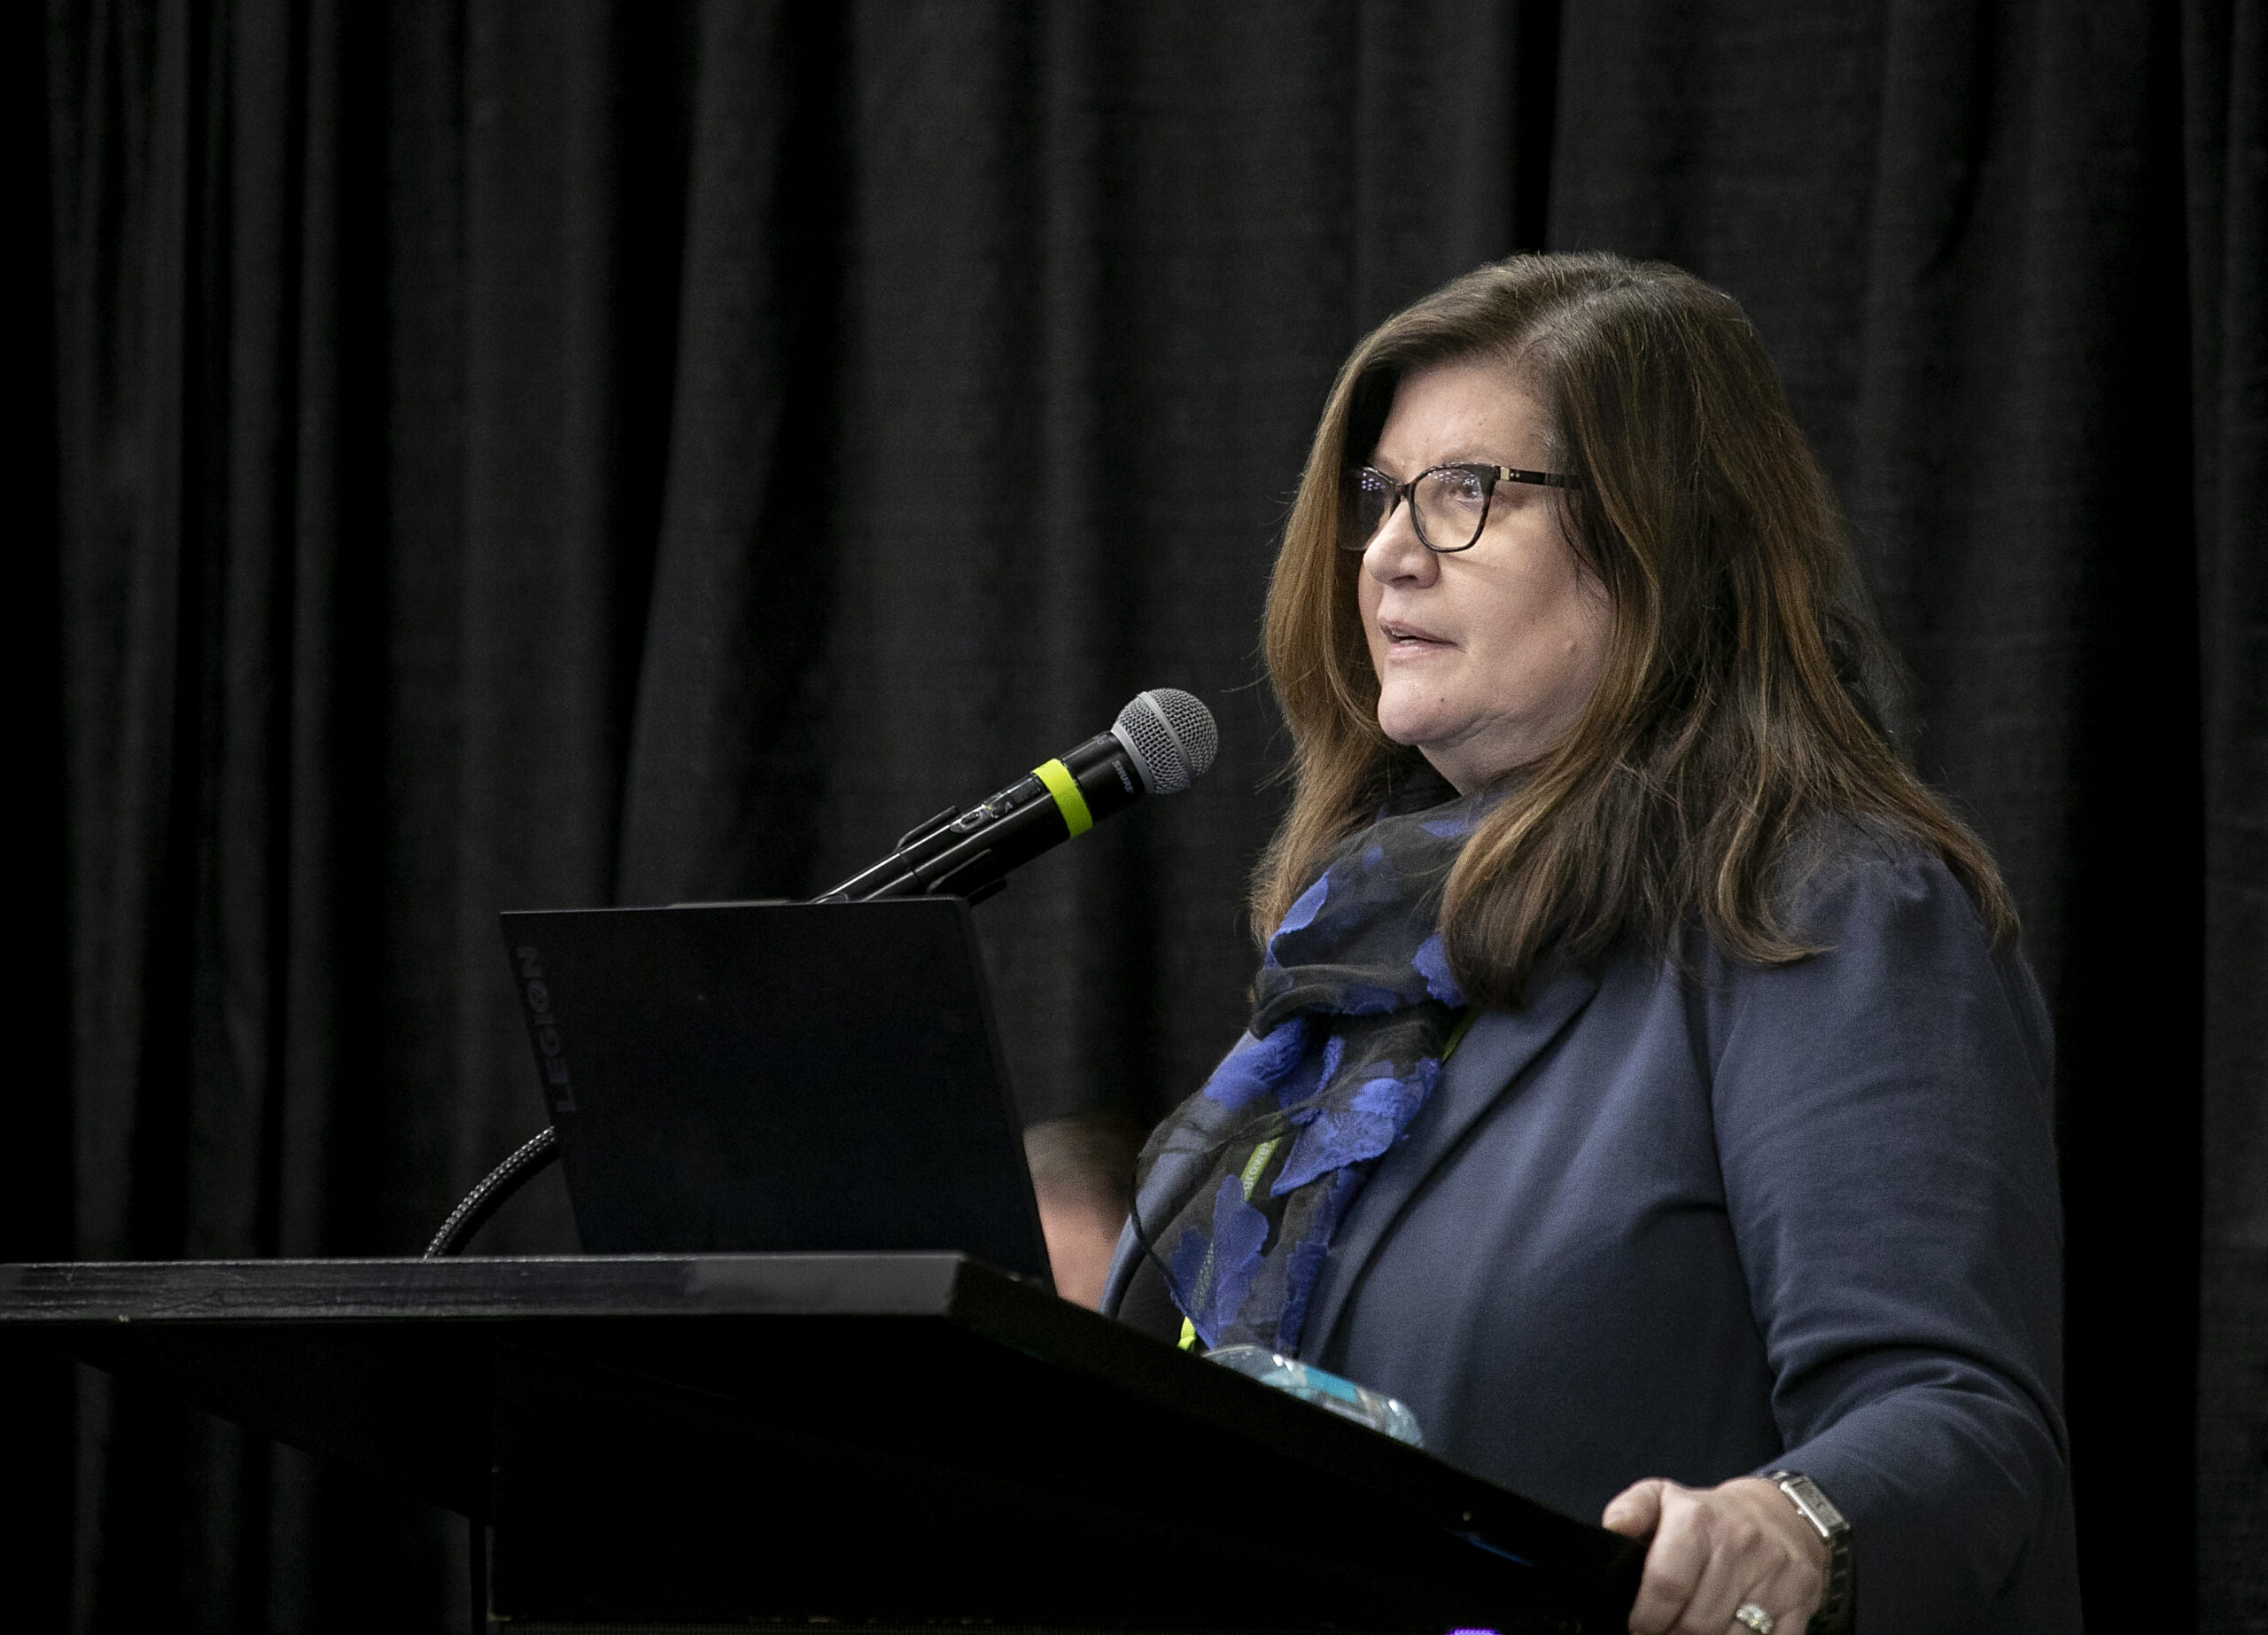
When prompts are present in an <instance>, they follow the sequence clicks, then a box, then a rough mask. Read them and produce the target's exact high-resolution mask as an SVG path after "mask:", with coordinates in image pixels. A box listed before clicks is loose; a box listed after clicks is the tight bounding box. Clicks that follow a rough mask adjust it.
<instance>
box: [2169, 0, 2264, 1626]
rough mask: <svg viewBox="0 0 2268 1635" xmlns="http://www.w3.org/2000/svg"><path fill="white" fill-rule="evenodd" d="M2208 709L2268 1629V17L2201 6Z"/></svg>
mask: <svg viewBox="0 0 2268 1635" xmlns="http://www.w3.org/2000/svg"><path fill="white" fill-rule="evenodd" d="M2182 32H2183V40H2182V45H2183V66H2184V87H2183V91H2184V96H2183V102H2184V109H2183V112H2184V136H2185V138H2186V155H2187V160H2188V176H2187V182H2188V186H2187V194H2186V202H2187V207H2188V217H2189V222H2188V226H2189V231H2188V248H2189V277H2190V301H2189V314H2190V343H2191V349H2190V355H2191V358H2192V365H2191V368H2192V378H2193V384H2194V392H2195V409H2194V422H2193V424H2194V462H2195V463H2194V478H2195V494H2196V500H2195V505H2196V513H2197V541H2198V586H2197V588H2198V601H2197V610H2198V622H2199V633H2200V636H2201V641H2202V653H2203V666H2202V667H2203V676H2202V683H2203V684H2202V688H2201V696H2202V703H2203V705H2204V713H2203V723H2202V725H2203V743H2204V751H2205V753H2204V808H2205V809H2204V820H2205V821H2204V841H2205V868H2204V911H2205V925H2204V933H2205V934H2204V948H2205V982H2204V1000H2205V1015H2204V1087H2205V1096H2204V1107H2203V1113H2202V1122H2203V1131H2204V1141H2203V1151H2204V1154H2205V1172H2204V1210H2203V1215H2204V1231H2203V1242H2202V1279H2201V1281H2202V1296H2203V1301H2202V1316H2201V1320H2200V1324H2199V1329H2198V1352H2199V1367H2198V1382H2197V1493H2198V1523H2199V1525H2198V1541H2197V1543H2198V1550H2197V1569H2198V1584H2199V1614H2200V1616H2199V1627H2201V1628H2204V1629H2213V1630H2221V1629H2229V1630H2234V1629H2245V1628H2256V1627H2258V1626H2259V1624H2260V1623H2262V1622H2263V1621H2264V1620H2268V1560H2264V1556H2263V1552H2262V1551H2261V1548H2260V1541H2261V1539H2262V1538H2268V1482H2264V1480H2263V1478H2262V1470H2263V1461H2262V1450H2263V1449H2264V1448H2268V1393H2264V1392H2263V1390H2262V1389H2261V1382H2262V1381H2263V1380H2264V1379H2268V1027H2264V1026H2263V1025H2262V1024H2263V1017H2264V1015H2268V523H2264V518H2268V289H2264V284H2263V269H2264V268H2268V8H2264V7H2263V6H2261V5H2260V4H2256V0H2192V4H2188V5H2186V6H2185V7H2184V8H2183V13H2182Z"/></svg>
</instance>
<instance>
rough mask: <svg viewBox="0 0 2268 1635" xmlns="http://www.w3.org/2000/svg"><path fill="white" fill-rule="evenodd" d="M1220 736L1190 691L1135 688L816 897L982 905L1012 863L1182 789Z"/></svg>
mask: <svg viewBox="0 0 2268 1635" xmlns="http://www.w3.org/2000/svg"><path fill="white" fill-rule="evenodd" d="M1218 743H1219V736H1218V732H1217V730H1216V728H1215V726H1214V724H1213V712H1211V711H1210V710H1208V709H1207V708H1206V707H1205V706H1204V705H1203V704H1201V703H1200V702H1199V701H1198V700H1197V699H1196V698H1194V697H1191V696H1190V695H1189V694H1187V693H1185V692H1182V691H1180V690H1178V689H1175V688H1170V687H1165V688H1156V689H1152V690H1150V691H1148V692H1145V693H1140V694H1138V695H1136V697H1135V698H1134V700H1133V702H1132V703H1130V704H1129V705H1127V706H1126V707H1125V708H1124V709H1123V710H1121V711H1120V712H1118V720H1116V721H1115V723H1113V724H1112V727H1111V729H1110V730H1109V731H1108V732H1099V733H1097V734H1096V735H1095V736H1093V737H1091V738H1090V739H1088V740H1087V741H1086V742H1085V743H1084V744H1081V745H1079V747H1078V748H1076V749H1075V750H1071V751H1068V752H1067V753H1065V754H1063V755H1061V756H1059V757H1058V758H1057V759H1053V760H1051V761H1047V762H1045V763H1044V764H1042V765H1040V766H1038V767H1034V768H1033V769H1032V771H1031V773H1030V775H1029V776H1026V777H1022V778H1019V779H1018V780H1017V781H1016V782H1014V783H1011V784H1010V785H1008V787H1007V788H1006V789H1004V790H1001V791H1000V792H999V793H998V794H997V795H995V796H993V797H992V798H990V799H989V800H985V801H982V802H980V803H978V804H977V805H976V806H971V807H970V808H969V809H968V810H967V811H966V812H962V811H960V810H959V809H958V808H956V807H952V806H947V807H946V808H945V809H944V811H942V812H940V813H938V814H936V816H935V817H933V818H931V819H929V820H928V821H927V822H924V823H920V824H917V825H915V826H914V827H913V829H909V830H907V831H906V833H905V835H904V836H902V837H900V838H899V840H898V843H897V849H896V850H895V851H893V852H892V853H890V854H889V856H888V857H886V858H884V859H882V861H881V862H879V863H876V864H875V865H874V867H872V868H867V869H864V870H862V871H860V872H859V873H858V874H855V875H853V876H850V878H849V879H848V880H845V881H844V882H843V884H840V885H838V886H836V887H835V889H834V890H833V891H827V892H825V893H823V894H822V895H821V896H819V898H818V899H816V900H818V901H819V902H823V903H846V902H847V903H864V902H873V901H874V900H876V899H880V898H885V897H928V896H933V895H948V896H954V897H966V898H967V899H969V901H971V902H981V901H983V899H985V898H988V897H990V896H991V895H992V893H993V892H995V891H998V890H1000V889H1001V887H1002V886H1003V885H1005V884H1006V883H1007V874H1008V871H1009V870H1010V869H1012V868H1016V867H1017V866H1018V865H1020V864H1023V863H1028V862H1029V861H1030V860H1032V859H1033V858H1035V857H1037V856H1038V855H1039V854H1040V853H1043V852H1045V851H1047V850H1048V849H1050V848H1051V847H1053V846H1059V845H1062V844H1063V843H1064V842H1065V841H1066V840H1068V839H1070V838H1071V837H1074V836H1076V835H1084V834H1085V833H1086V832H1087V830H1089V829H1092V828H1093V827H1094V826H1095V825H1096V824H1097V823H1098V822H1099V821H1102V820H1103V819H1104V818H1107V817H1108V816H1110V815H1111V814H1113V813H1115V812H1122V811H1124V810H1125V809H1126V808H1127V807H1128V806H1132V805H1133V804H1134V803H1135V802H1136V801H1137V800H1138V799H1140V798H1142V797H1143V796H1144V795H1146V794H1151V795H1170V794H1172V793H1174V792H1175V791H1177V790H1184V789H1187V788H1188V787H1189V783H1190V780H1191V779H1192V778H1195V777H1198V776H1200V775H1202V774H1203V773H1204V771H1205V770H1206V768H1208V767H1210V766H1211V765H1212V764H1213V752H1214V750H1215V748H1216V745H1217V744H1218Z"/></svg>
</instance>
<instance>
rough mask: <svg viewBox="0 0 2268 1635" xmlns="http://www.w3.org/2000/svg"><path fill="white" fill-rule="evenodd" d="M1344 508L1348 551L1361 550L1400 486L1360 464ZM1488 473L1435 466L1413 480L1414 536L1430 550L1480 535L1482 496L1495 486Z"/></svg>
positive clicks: (1484, 511)
mask: <svg viewBox="0 0 2268 1635" xmlns="http://www.w3.org/2000/svg"><path fill="white" fill-rule="evenodd" d="M1348 486H1349V487H1350V488H1351V490H1352V492H1351V493H1350V494H1348V502H1349V503H1348V510H1349V512H1350V514H1351V519H1352V522H1353V527H1352V528H1351V530H1350V531H1349V532H1350V535H1351V537H1350V538H1349V539H1348V542H1347V549H1349V550H1362V549H1365V548H1366V547H1368V546H1369V544H1370V542H1371V541H1372V540H1373V539H1376V538H1377V537H1378V532H1379V529H1380V528H1382V527H1384V526H1386V518H1388V517H1390V516H1392V515H1393V514H1394V507H1395V506H1396V505H1397V504H1399V503H1400V502H1401V500H1402V490H1401V487H1400V485H1398V484H1396V483H1394V482H1391V481H1389V480H1388V479H1386V476H1385V475H1384V474H1383V473H1381V472H1379V471H1372V470H1371V468H1370V467H1368V466H1364V467H1363V469H1362V470H1360V471H1355V472H1354V473H1353V474H1352V476H1351V477H1350V479H1349V484H1348ZM1495 486H1496V483H1495V474H1494V473H1493V472H1488V471H1474V470H1472V469H1471V468H1469V467H1464V466H1456V465H1441V466H1436V467H1434V468H1433V470H1432V471H1426V472H1424V473H1422V474H1420V475H1419V477H1418V478H1417V483H1416V487H1415V488H1414V490H1413V496H1412V497H1413V498H1414V499H1415V500H1416V502H1417V505H1416V510H1417V537H1418V539H1419V540H1421V541H1423V542H1424V543H1425V544H1426V545H1428V546H1430V547H1431V548H1432V549H1434V550H1463V549H1465V547H1467V546H1468V545H1471V544H1472V542H1473V541H1475V540H1477V539H1479V538H1480V530H1481V528H1482V526H1484V525H1485V524H1486V523H1487V520H1488V496H1489V494H1490V493H1491V492H1492V491H1493V490H1494V489H1495Z"/></svg>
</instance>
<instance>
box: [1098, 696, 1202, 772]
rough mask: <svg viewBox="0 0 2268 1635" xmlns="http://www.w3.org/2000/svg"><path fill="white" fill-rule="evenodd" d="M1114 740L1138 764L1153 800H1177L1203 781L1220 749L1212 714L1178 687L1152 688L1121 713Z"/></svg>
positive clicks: (1112, 728) (1136, 698) (1137, 697)
mask: <svg viewBox="0 0 2268 1635" xmlns="http://www.w3.org/2000/svg"><path fill="white" fill-rule="evenodd" d="M1111 732H1112V734H1113V735H1114V736H1115V737H1116V738H1117V739H1118V741H1119V742H1120V743H1121V744H1124V745H1125V746H1126V752H1127V753H1128V754H1129V755H1130V756H1132V757H1133V758H1134V766H1135V769H1136V770H1137V771H1138V772H1140V773H1141V775H1142V787H1143V788H1144V789H1146V790H1148V791H1149V792H1150V793H1151V794H1153V795H1177V794H1179V793H1180V792H1181V791H1182V790H1185V789H1187V788H1188V787H1189V785H1190V782H1191V780H1192V779H1194V778H1198V777H1201V776H1202V775H1204V772H1205V769H1206V768H1207V767H1210V766H1211V765H1212V764H1213V753H1214V751H1216V750H1217V749H1219V748H1220V746H1221V734H1220V729H1219V728H1216V727H1215V726H1214V725H1213V712H1212V711H1210V710H1208V709H1207V708H1206V707H1205V705H1204V704H1203V703H1202V702H1201V701H1200V700H1199V699H1197V698H1195V697H1192V696H1191V695H1190V694H1188V693H1185V692H1183V691H1182V690H1181V689H1179V688H1177V687H1153V688H1152V689H1150V690H1149V691H1148V692H1146V693H1138V694H1136V695H1135V697H1134V700H1133V702H1132V703H1130V704H1129V705H1127V706H1126V707H1125V708H1124V709H1122V710H1121V711H1120V712H1118V720H1116V722H1115V723H1114V724H1113V725H1112V727H1111Z"/></svg>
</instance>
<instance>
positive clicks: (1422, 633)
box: [1379, 619, 1450, 653]
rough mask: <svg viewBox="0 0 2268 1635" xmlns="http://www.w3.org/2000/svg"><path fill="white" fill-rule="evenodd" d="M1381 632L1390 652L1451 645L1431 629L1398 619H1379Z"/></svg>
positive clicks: (1424, 649) (1418, 651) (1405, 651)
mask: <svg viewBox="0 0 2268 1635" xmlns="http://www.w3.org/2000/svg"><path fill="white" fill-rule="evenodd" d="M1379 635H1382V636H1384V637H1385V638H1386V651H1388V652H1389V653H1420V652H1425V651H1427V650H1433V649H1436V648H1444V647H1448V646H1449V645H1450V643H1449V642H1445V641H1443V640H1442V639H1441V637H1440V636H1437V635H1434V634H1433V632H1432V631H1430V630H1421V629H1419V628H1418V627H1417V626H1415V625H1405V624H1402V622H1400V621H1399V620H1397V619H1380V620H1379Z"/></svg>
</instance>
